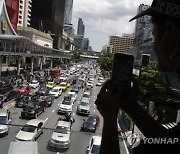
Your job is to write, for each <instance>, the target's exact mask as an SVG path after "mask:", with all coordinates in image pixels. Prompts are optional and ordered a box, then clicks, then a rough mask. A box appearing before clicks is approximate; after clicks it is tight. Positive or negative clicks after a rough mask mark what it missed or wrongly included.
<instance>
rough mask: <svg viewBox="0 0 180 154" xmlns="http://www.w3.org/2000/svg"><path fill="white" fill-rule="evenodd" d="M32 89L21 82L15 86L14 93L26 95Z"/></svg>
mask: <svg viewBox="0 0 180 154" xmlns="http://www.w3.org/2000/svg"><path fill="white" fill-rule="evenodd" d="M31 89H32V87H31V86H29V85H26V84H22V85H21V86H19V87H18V88H16V90H15V91H16V93H17V94H20V95H26V94H28V93H29V92H30V90H31Z"/></svg>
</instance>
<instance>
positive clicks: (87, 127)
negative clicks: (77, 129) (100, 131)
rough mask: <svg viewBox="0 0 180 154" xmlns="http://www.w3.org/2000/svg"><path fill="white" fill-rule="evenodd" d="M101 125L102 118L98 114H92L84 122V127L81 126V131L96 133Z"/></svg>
mask: <svg viewBox="0 0 180 154" xmlns="http://www.w3.org/2000/svg"><path fill="white" fill-rule="evenodd" d="M83 120H84V119H83ZM99 123H100V118H99V116H98V115H96V114H90V115H89V116H88V117H87V119H86V120H84V122H83V124H82V126H81V131H85V132H92V133H95V132H96V128H97V127H98V126H99Z"/></svg>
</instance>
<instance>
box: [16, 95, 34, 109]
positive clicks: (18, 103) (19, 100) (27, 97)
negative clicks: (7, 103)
mask: <svg viewBox="0 0 180 154" xmlns="http://www.w3.org/2000/svg"><path fill="white" fill-rule="evenodd" d="M31 99H32V96H30V95H25V96H23V97H22V98H17V100H16V104H15V106H16V107H25V106H26V105H27V104H28V102H29V101H30V100H31Z"/></svg>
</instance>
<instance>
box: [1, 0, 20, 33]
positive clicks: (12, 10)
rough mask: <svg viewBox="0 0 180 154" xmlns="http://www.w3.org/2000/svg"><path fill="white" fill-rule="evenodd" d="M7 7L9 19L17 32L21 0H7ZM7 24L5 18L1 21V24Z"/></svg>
mask: <svg viewBox="0 0 180 154" xmlns="http://www.w3.org/2000/svg"><path fill="white" fill-rule="evenodd" d="M2 3H3V1H2ZM5 4H6V9H7V13H8V17H9V20H10V22H11V25H12V27H13V29H14V31H16V32H17V23H18V14H19V0H13V1H12V0H5ZM2 22H4V24H5V20H4V21H3V20H2V21H1V24H2V25H3V23H2ZM0 34H1V33H0Z"/></svg>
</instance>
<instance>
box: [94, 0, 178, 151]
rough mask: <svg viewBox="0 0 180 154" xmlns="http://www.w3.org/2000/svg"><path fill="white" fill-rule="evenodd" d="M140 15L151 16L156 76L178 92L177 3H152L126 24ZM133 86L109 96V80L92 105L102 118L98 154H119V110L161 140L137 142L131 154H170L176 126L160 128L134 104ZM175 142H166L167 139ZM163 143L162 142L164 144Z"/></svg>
mask: <svg viewBox="0 0 180 154" xmlns="http://www.w3.org/2000/svg"><path fill="white" fill-rule="evenodd" d="M144 15H149V16H151V17H152V23H153V32H152V34H153V36H154V45H153V48H154V51H155V53H156V56H157V62H158V65H157V66H158V67H157V69H158V71H159V77H160V78H161V79H162V81H163V82H165V83H166V84H167V85H168V86H170V87H171V88H173V89H176V90H180V80H179V78H180V0H153V2H152V4H151V7H149V8H148V9H147V10H145V11H143V12H141V13H140V14H138V15H136V16H135V17H133V18H132V19H131V20H130V21H132V20H135V19H137V18H139V17H142V16H144ZM132 82H133V87H132V88H131V91H130V93H129V95H128V97H127V98H125V97H124V96H122V93H121V90H119V91H118V92H117V93H116V94H115V95H111V93H110V89H111V81H107V82H106V83H105V84H104V85H103V87H102V88H101V90H100V92H99V94H98V96H97V99H96V101H95V104H96V105H97V109H98V110H99V112H100V113H101V115H102V116H103V119H104V123H103V132H102V141H101V147H100V154H119V153H120V149H119V138H118V132H117V115H118V112H119V109H120V108H121V109H122V110H124V111H125V112H126V113H127V114H128V115H129V116H130V117H131V118H132V120H133V121H134V123H135V124H136V126H137V127H138V128H139V129H140V131H141V132H142V133H143V135H144V136H145V137H146V138H153V139H158V138H161V139H162V140H161V141H162V142H161V143H160V144H148V143H147V142H146V143H145V140H144V142H143V140H141V143H140V145H138V146H137V147H134V149H133V154H148V153H151V154H156V153H157V154H160V153H163V154H165V153H170V152H171V153H174V151H176V150H177V153H178V151H179V150H178V148H179V143H180V124H179V123H178V124H177V126H175V127H174V128H172V129H166V128H164V127H163V126H162V125H161V124H160V123H158V122H157V121H155V120H154V119H153V118H152V116H150V115H149V114H148V113H147V112H146V111H145V110H144V109H142V108H141V107H140V106H139V105H138V103H137V91H138V83H137V82H136V81H134V80H133V81H132ZM168 139H169V140H173V141H175V140H176V141H177V142H176V143H175V142H173V143H172V142H171V143H169V144H168V143H167V140H168ZM165 140H166V141H165Z"/></svg>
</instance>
